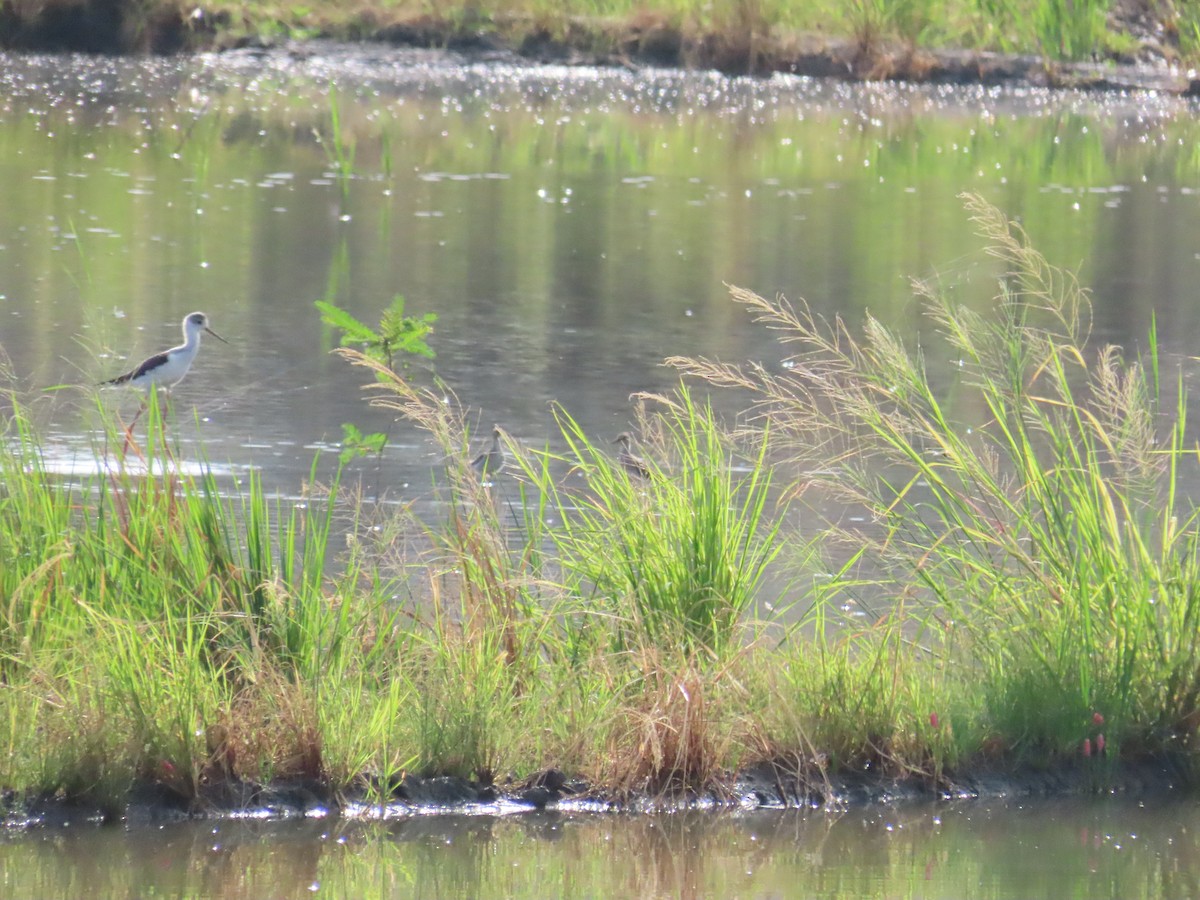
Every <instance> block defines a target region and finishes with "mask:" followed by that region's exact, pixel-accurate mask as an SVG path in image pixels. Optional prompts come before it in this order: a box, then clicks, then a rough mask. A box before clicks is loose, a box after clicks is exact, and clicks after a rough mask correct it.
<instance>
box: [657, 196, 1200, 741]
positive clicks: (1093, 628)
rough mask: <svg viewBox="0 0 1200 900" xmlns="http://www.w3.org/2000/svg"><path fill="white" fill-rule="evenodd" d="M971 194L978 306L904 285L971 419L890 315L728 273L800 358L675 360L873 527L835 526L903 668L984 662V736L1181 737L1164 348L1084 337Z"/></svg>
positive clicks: (1184, 449)
mask: <svg viewBox="0 0 1200 900" xmlns="http://www.w3.org/2000/svg"><path fill="white" fill-rule="evenodd" d="M965 202H966V205H967V209H968V212H969V214H970V216H971V218H972V221H973V223H974V224H975V225H976V227H977V228H978V230H979V233H980V234H981V235H982V237H983V238H984V239H985V240H986V241H987V242H988V246H989V251H988V252H989V253H990V254H991V255H992V256H993V257H994V258H995V259H996V260H997V261H998V263H999V264H1000V266H1001V268H1002V273H1001V278H1000V283H1001V290H1000V293H999V294H998V295H997V297H996V298H995V301H994V306H993V308H992V311H991V313H990V314H989V315H983V314H979V313H977V312H975V311H973V310H970V309H966V308H964V307H961V306H958V305H956V304H954V303H953V302H951V301H950V300H948V299H947V298H946V297H944V296H943V295H941V294H939V293H937V292H935V291H933V290H930V289H928V288H927V287H926V286H924V285H917V290H918V293H919V294H920V295H921V296H922V298H923V300H924V302H925V308H926V314H927V315H928V316H929V318H930V320H931V322H932V323H933V324H934V325H935V326H936V330H937V333H938V334H939V335H940V336H941V337H942V339H943V340H944V341H945V342H946V343H947V345H948V348H949V354H948V355H949V358H952V359H959V360H960V361H961V370H960V371H961V376H960V378H959V379H958V380H957V383H956V384H955V385H954V390H955V391H956V392H957V394H958V395H959V396H958V402H957V403H956V405H955V407H954V408H955V409H961V410H967V411H969V413H968V414H966V415H961V414H960V415H955V414H954V413H953V412H952V410H951V409H950V408H948V407H947V406H946V405H945V404H944V403H943V401H942V400H941V399H940V398H939V396H938V395H937V393H936V392H935V390H934V388H933V387H932V383H931V380H930V378H929V376H928V374H927V372H926V368H925V364H924V358H923V357H922V356H921V355H918V354H916V353H914V352H912V351H910V350H909V349H907V348H906V347H905V346H904V345H903V343H902V342H901V341H900V340H899V339H898V338H897V337H895V335H893V334H892V333H891V332H890V331H888V329H886V328H885V327H884V326H883V325H882V324H881V323H880V322H878V321H876V320H874V319H868V320H867V322H866V323H865V325H864V328H863V334H862V336H861V337H859V336H857V335H855V334H854V333H852V331H851V329H850V328H849V327H848V326H847V325H846V324H845V323H843V322H841V321H840V320H838V321H834V322H832V323H825V322H821V321H819V320H817V319H816V318H815V317H814V316H813V315H812V314H811V313H810V312H808V311H807V309H806V308H804V307H803V306H801V307H798V308H797V307H793V306H791V305H789V304H787V303H786V302H783V301H777V302H771V301H767V300H764V299H763V298H761V297H757V296H756V295H754V294H752V293H750V292H746V291H741V290H736V289H735V290H734V292H733V293H734V299H735V300H736V301H737V302H739V303H742V304H744V305H745V306H747V307H748V308H749V309H750V310H751V311H752V313H753V314H754V315H755V317H756V318H758V319H759V320H760V321H761V322H763V323H764V324H766V325H767V327H770V328H773V329H778V330H779V331H780V332H781V340H783V341H784V342H785V343H787V344H788V345H789V347H790V348H791V349H792V350H794V351H795V352H796V356H795V357H794V362H795V367H794V369H792V370H790V371H789V372H788V373H787V374H786V375H782V376H780V375H776V374H774V373H769V372H767V371H765V370H763V369H761V368H741V367H735V366H725V365H720V364H717V363H712V362H708V361H704V360H683V359H677V360H674V361H673V362H674V364H675V365H676V366H678V367H679V368H681V369H682V370H684V371H687V372H690V373H693V374H696V375H699V376H701V377H703V378H705V379H707V380H708V381H710V382H711V383H715V384H722V385H728V386H736V387H739V388H742V389H747V390H750V391H751V392H753V393H754V395H755V398H756V404H757V408H758V409H760V410H761V415H762V417H763V421H764V423H769V425H770V429H771V433H772V434H773V436H774V438H773V439H774V442H775V445H776V449H777V451H778V452H781V453H785V454H787V455H788V456H789V457H790V458H791V459H792V460H793V461H794V462H796V463H798V464H799V465H801V466H802V467H803V468H804V470H805V471H806V472H807V473H808V474H807V475H806V476H805V481H806V483H808V484H810V485H819V486H820V487H822V488H824V489H826V490H828V491H829V492H830V494H831V496H834V497H836V498H837V499H838V500H839V501H840V502H842V503H845V504H849V505H850V506H852V507H857V508H861V509H864V510H865V511H866V513H867V515H868V517H869V518H871V519H873V520H874V521H875V522H877V523H878V525H879V527H878V528H877V529H865V530H864V529H849V528H845V527H841V526H835V527H833V528H831V530H830V533H829V535H830V538H831V539H838V540H843V541H849V542H852V543H853V545H854V546H856V547H859V548H862V551H863V553H864V555H865V556H869V557H870V558H871V561H872V565H873V569H874V571H876V572H877V573H879V574H878V575H877V576H876V578H875V579H874V582H875V585H874V586H875V590H876V591H877V592H879V595H880V596H882V597H890V598H894V599H893V601H892V605H891V607H890V608H889V609H886V611H885V612H884V613H883V614H881V615H880V617H879V622H880V623H881V624H884V623H886V624H887V625H888V627H886V628H882V629H881V631H880V633H879V634H878V636H877V641H875V642H872V644H871V646H872V647H873V648H875V649H873V650H872V651H871V656H873V657H874V658H875V659H877V660H878V666H879V667H880V668H882V669H883V670H884V671H888V672H890V673H895V674H896V675H897V676H898V677H899V679H900V681H904V680H908V679H911V678H913V677H918V673H920V672H929V671H935V672H942V671H944V672H945V673H948V674H949V676H950V679H951V683H953V684H964V683H967V682H969V681H970V680H972V679H974V680H976V681H977V685H978V686H977V687H976V688H975V689H974V690H975V692H976V695H977V697H978V706H979V710H978V715H979V718H980V719H981V720H982V721H984V722H986V727H985V728H980V729H979V731H980V733H982V732H983V731H986V732H988V733H989V734H990V737H989V739H988V741H987V748H988V749H989V750H990V751H993V752H994V751H997V750H1000V749H1003V751H1004V753H1005V754H1007V755H1009V756H1010V757H1012V758H1014V759H1022V758H1031V759H1037V760H1045V759H1047V758H1055V757H1061V756H1064V755H1070V754H1073V753H1077V752H1078V751H1079V748H1080V746H1081V742H1082V740H1083V739H1085V738H1089V737H1090V736H1092V734H1093V732H1094V731H1095V730H1096V727H1097V726H1098V725H1099V724H1101V723H1103V727H1104V730H1105V733H1106V735H1107V741H1106V744H1107V747H1108V748H1110V750H1116V749H1117V748H1119V747H1120V746H1122V745H1123V744H1130V745H1133V746H1138V747H1143V748H1144V747H1149V746H1157V747H1160V748H1161V747H1162V746H1164V743H1163V742H1164V741H1166V742H1167V743H1168V744H1170V743H1172V742H1175V741H1179V740H1182V741H1185V742H1190V741H1191V740H1192V735H1193V734H1194V731H1195V726H1194V724H1193V720H1194V718H1195V714H1194V710H1195V701H1196V698H1197V694H1196V691H1197V680H1196V671H1197V669H1196V653H1197V640H1196V635H1197V632H1196V629H1195V627H1194V626H1195V622H1196V616H1197V614H1198V609H1197V600H1196V590H1195V586H1196V584H1197V580H1196V579H1197V575H1198V574H1200V573H1198V571H1197V568H1196V566H1197V562H1196V559H1197V557H1196V550H1197V548H1198V544H1197V541H1198V540H1200V532H1198V528H1197V518H1196V512H1195V507H1194V505H1192V504H1191V503H1190V502H1188V501H1186V500H1185V498H1184V497H1183V496H1182V495H1181V492H1180V482H1181V477H1182V468H1181V467H1188V468H1190V467H1191V466H1193V465H1194V464H1195V462H1196V455H1195V451H1194V448H1189V447H1188V446H1187V445H1186V443H1185V439H1184V433H1185V427H1186V397H1185V393H1184V390H1183V386H1182V382H1181V381H1180V382H1178V383H1176V384H1170V385H1167V386H1165V387H1164V385H1162V384H1161V383H1160V361H1159V359H1158V357H1157V355H1156V351H1155V350H1154V349H1151V350H1150V351H1149V353H1148V354H1147V355H1146V356H1145V357H1144V358H1142V359H1139V360H1126V359H1124V358H1123V356H1122V354H1121V352H1120V351H1119V350H1118V349H1117V348H1114V347H1100V348H1095V347H1093V346H1091V344H1090V341H1089V327H1088V326H1089V311H1090V308H1089V304H1088V299H1087V294H1086V292H1085V291H1083V290H1082V289H1081V288H1080V287H1079V286H1078V284H1077V283H1076V282H1075V280H1074V279H1073V278H1072V277H1071V275H1070V274H1069V273H1067V272H1065V271H1063V270H1062V269H1059V268H1057V267H1055V266H1052V265H1050V264H1049V263H1047V262H1046V260H1045V259H1044V258H1043V257H1042V256H1041V255H1040V254H1039V253H1038V252H1037V251H1036V250H1035V249H1034V248H1033V247H1032V246H1031V245H1030V244H1029V242H1028V240H1027V238H1026V237H1025V235H1024V233H1023V232H1022V231H1021V230H1020V228H1019V227H1018V226H1016V225H1014V224H1012V223H1010V222H1008V221H1007V220H1006V219H1005V218H1004V217H1003V216H1002V215H1001V214H1000V213H999V212H998V211H997V210H995V209H994V208H992V207H990V206H989V205H988V204H987V203H986V202H984V201H983V200H981V199H980V198H978V197H975V196H967V197H965ZM1150 338H1151V339H1150V346H1151V348H1154V346H1155V336H1154V335H1153V334H1151V336H1150ZM1164 393H1165V394H1166V396H1167V397H1168V398H1171V397H1173V398H1174V400H1173V403H1172V402H1170V401H1168V402H1167V403H1165V404H1164V403H1163V400H1162V397H1163V395H1164ZM842 656H843V658H845V659H856V657H858V656H859V654H857V653H850V652H843V654H842ZM922 657H925V658H927V659H928V663H927V664H925V665H918V664H917V663H918V662H919V661H920V659H921V658H922ZM868 658H870V656H869V657H868ZM856 664H857V660H856ZM875 664H876V663H872V665H875ZM939 677H942V676H939ZM820 693H821V694H822V695H826V694H828V693H829V692H828V691H822V692H820ZM889 717H890V718H891V719H892V721H899V717H896V716H889ZM910 721H911V714H910ZM891 743H892V742H888V743H887V744H885V745H884V746H888V745H890V744H891ZM983 749H984V746H983V743H982V742H981V743H980V744H979V745H977V746H976V748H975V750H976V751H977V752H981V751H982V750H983Z"/></svg>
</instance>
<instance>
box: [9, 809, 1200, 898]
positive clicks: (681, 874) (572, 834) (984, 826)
mask: <svg viewBox="0 0 1200 900" xmlns="http://www.w3.org/2000/svg"><path fill="white" fill-rule="evenodd" d="M1197 826H1200V812H1198V811H1197V810H1196V808H1195V806H1194V804H1182V803H1175V802H1167V803H1165V804H1164V803H1155V804H1154V805H1153V806H1152V807H1151V808H1147V806H1146V805H1145V804H1140V803H1136V802H1130V801H1120V800H1098V801H1082V800H1073V801H1057V802H1054V803H1048V802H1047V803H1036V804H1033V805H1024V806H1016V807H1007V806H991V805H986V804H976V803H966V804H962V805H953V806H925V805H921V806H915V807H904V808H881V809H876V810H871V811H861V810H860V811H854V812H848V813H845V814H843V815H841V816H836V815H829V814H824V813H820V814H805V813H799V812H794V811H793V812H777V811H776V812H757V813H753V814H749V815H737V816H730V815H721V816H717V815H712V814H681V815H670V816H644V817H626V816H618V815H582V814H580V815H574V814H559V813H555V812H544V813H528V814H522V815H516V816H510V817H506V818H499V819H498V818H491V817H482V816H480V817H461V816H436V817H417V818H413V819H409V820H406V821H403V822H400V823H395V824H392V825H389V826H382V825H357V824H351V823H332V822H320V821H315V822H293V823H254V822H224V823H220V824H216V825H214V824H212V823H209V824H199V823H196V824H185V825H170V826H164V827H160V828H152V829H146V828H140V829H136V830H134V831H130V832H127V831H124V830H122V829H120V828H100V829H96V828H85V829H69V830H64V831H55V832H40V833H33V834H28V835H13V836H9V837H8V838H7V839H6V840H5V841H4V842H3V843H0V883H3V884H4V885H5V887H6V893H7V894H8V895H9V896H14V897H34V896H38V897H46V896H105V897H145V896H156V897H190V896H205V897H221V898H231V900H232V898H255V900H257V898H262V897H302V896H309V895H312V894H315V895H317V896H321V895H325V896H334V897H345V896H379V897H393V896H395V897H400V896H403V897H431V898H432V897H437V898H457V897H462V898H483V897H568V896H569V897H608V898H621V897H629V898H647V897H691V898H725V897H735V896H736V897H746V898H772V897H837V898H876V897H884V896H886V897H924V898H942V897H944V898H957V897H966V896H971V897H985V898H997V900H1000V898H1036V897H1046V898H1060V897H1071V896H1087V897H1120V898H1137V897H1160V898H1166V897H1180V898H1183V897H1193V896H1195V895H1196V892H1197V890H1198V889H1200V858H1198V856H1197V850H1198V849H1200V845H1198V843H1197V838H1196V834H1197Z"/></svg>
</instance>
